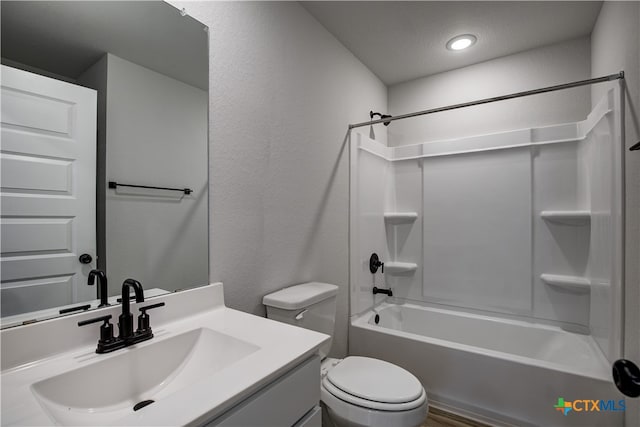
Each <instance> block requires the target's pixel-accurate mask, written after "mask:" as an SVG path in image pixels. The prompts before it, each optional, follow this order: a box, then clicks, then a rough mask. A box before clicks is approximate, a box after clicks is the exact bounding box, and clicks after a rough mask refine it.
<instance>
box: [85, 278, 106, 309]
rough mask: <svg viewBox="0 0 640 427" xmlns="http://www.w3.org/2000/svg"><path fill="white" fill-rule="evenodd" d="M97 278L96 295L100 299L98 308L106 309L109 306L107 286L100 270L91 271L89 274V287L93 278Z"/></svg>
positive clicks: (93, 280)
mask: <svg viewBox="0 0 640 427" xmlns="http://www.w3.org/2000/svg"><path fill="white" fill-rule="evenodd" d="M96 277H97V278H98V295H99V297H100V305H99V306H98V307H107V306H108V305H109V301H108V299H109V288H108V285H107V275H106V274H104V271H101V270H91V271H90V272H89V282H88V285H89V286H93V283H94V282H95V278H96Z"/></svg>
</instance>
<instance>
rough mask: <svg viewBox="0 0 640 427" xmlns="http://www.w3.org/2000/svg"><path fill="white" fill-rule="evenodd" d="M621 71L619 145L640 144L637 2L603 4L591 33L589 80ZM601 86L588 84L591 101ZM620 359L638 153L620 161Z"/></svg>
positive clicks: (633, 301)
mask: <svg viewBox="0 0 640 427" xmlns="http://www.w3.org/2000/svg"><path fill="white" fill-rule="evenodd" d="M620 70H624V72H625V83H626V94H625V126H624V128H625V147H629V146H631V145H633V144H634V143H636V142H637V141H638V140H640V118H639V114H640V3H639V2H604V4H603V6H602V10H601V11H600V15H599V17H598V20H597V21H596V25H595V27H594V29H593V32H592V34H591V72H592V75H593V76H594V77H596V76H600V75H605V74H610V73H616V72H618V71H620ZM603 90H604V87H603V86H598V85H596V86H593V88H592V100H593V102H594V103H595V102H597V101H598V99H600V97H601V96H602V94H603ZM625 163H626V165H625V166H626V167H625V180H626V197H625V199H626V203H625V212H626V218H625V226H626V232H625V237H626V239H625V243H626V255H625V257H626V263H625V293H624V297H625V357H627V358H629V359H631V360H633V361H634V362H635V363H637V364H640V312H639V311H638V307H639V306H640V263H638V259H640V191H639V189H640V154H639V153H638V152H629V151H627V152H626V159H625ZM626 416H627V419H626V422H627V425H638V424H639V423H640V402H639V401H638V399H628V400H627V413H626Z"/></svg>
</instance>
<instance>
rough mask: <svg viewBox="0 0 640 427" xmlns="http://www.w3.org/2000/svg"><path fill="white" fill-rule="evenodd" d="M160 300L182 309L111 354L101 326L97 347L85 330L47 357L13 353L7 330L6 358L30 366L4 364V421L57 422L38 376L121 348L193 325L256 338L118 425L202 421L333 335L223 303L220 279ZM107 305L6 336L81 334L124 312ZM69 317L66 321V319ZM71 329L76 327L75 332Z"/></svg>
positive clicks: (87, 362) (14, 339)
mask: <svg viewBox="0 0 640 427" xmlns="http://www.w3.org/2000/svg"><path fill="white" fill-rule="evenodd" d="M203 300H208V301H212V302H213V304H212V305H210V307H209V308H208V309H207V308H204V307H203V303H202V301H203ZM160 301H165V302H166V304H167V306H166V307H162V308H159V309H156V310H154V312H156V313H160V311H161V310H163V309H165V308H168V307H172V306H173V307H177V309H174V310H173V311H172V310H168V311H167V312H165V314H164V315H156V316H155V317H156V318H157V319H156V320H157V321H155V322H154V316H153V314H156V313H150V314H151V326H152V327H153V330H154V335H155V337H154V338H153V339H152V340H150V341H145V342H143V343H140V344H136V345H135V346H131V347H127V348H125V349H121V350H117V351H115V352H113V353H108V354H96V353H95V347H96V342H97V338H98V335H97V331H98V327H99V325H98V324H96V325H95V328H93V329H92V330H91V332H93V333H95V341H93V342H92V343H91V344H87V342H86V334H85V335H84V336H83V337H82V341H83V342H82V343H81V345H79V346H77V347H74V348H70V349H68V350H66V351H62V352H55V351H54V352H53V353H52V354H46V352H41V353H37V352H34V350H33V348H31V349H29V348H27V350H26V352H24V355H22V354H12V352H11V350H10V349H6V350H5V348H4V344H6V343H7V342H6V340H5V339H4V338H5V331H2V333H3V335H2V339H3V358H4V357H5V356H7V357H9V359H10V361H11V360H14V361H15V360H18V359H19V358H20V357H21V356H24V360H25V363H24V364H18V363H15V362H14V363H13V366H3V371H2V374H1V377H0V381H1V386H2V425H3V426H4V425H6V426H12V425H15V426H17V425H20V426H27V425H52V424H54V420H53V419H52V418H50V417H49V416H48V415H47V414H46V413H45V410H44V409H43V407H42V406H41V405H40V404H39V402H38V400H37V398H36V397H35V396H34V394H33V392H32V391H31V385H32V384H34V383H36V382H38V381H41V380H43V379H46V378H50V377H52V376H54V375H58V374H61V373H64V372H68V371H70V370H74V369H77V368H80V367H83V366H87V365H90V364H92V363H95V362H97V361H101V360H105V358H109V357H115V356H117V355H118V354H120V352H126V351H131V350H133V349H135V348H140V347H143V346H147V345H152V344H153V343H154V342H157V341H158V340H163V339H166V338H169V337H172V336H175V335H178V334H181V333H184V332H186V331H189V330H193V329H195V328H200V327H206V328H209V329H212V330H214V331H217V332H221V333H223V334H227V335H230V336H232V337H234V338H237V339H240V340H243V341H246V342H249V343H252V344H254V345H256V346H258V347H259V350H257V351H256V352H254V353H252V354H250V355H248V356H246V357H244V358H242V359H240V360H238V361H236V362H234V363H233V364H232V365H230V366H228V367H227V368H225V369H222V370H221V371H218V372H215V373H213V374H211V375H209V376H206V377H203V378H201V379H200V380H198V381H197V382H195V383H193V384H191V385H190V386H188V387H185V388H183V389H181V390H178V391H176V392H175V393H173V394H171V395H168V396H166V397H165V398H163V399H159V400H158V401H156V402H155V403H154V404H153V405H150V406H148V407H145V408H144V410H141V411H138V412H132V413H131V414H130V415H128V416H126V417H125V418H122V419H119V420H117V421H116V422H114V425H123V426H124V425H127V426H133V425H146V426H151V425H153V426H160V425H171V426H178V425H197V424H201V423H203V422H205V421H208V420H211V419H212V418H214V417H216V416H217V415H219V414H221V413H222V412H224V411H225V410H227V409H229V408H231V407H233V406H234V405H236V404H237V403H239V402H241V401H242V400H244V399H245V398H246V397H248V396H249V395H250V394H252V393H254V392H255V391H257V390H258V389H260V388H262V387H263V386H265V385H266V384H268V383H270V382H271V381H273V380H274V379H276V378H277V377H279V376H280V375H282V374H284V373H285V372H286V371H288V370H289V369H291V368H293V367H294V366H296V365H297V364H299V363H300V362H302V361H304V360H305V359H307V358H308V357H311V356H312V355H313V354H315V353H317V352H318V349H319V348H320V346H321V345H322V344H323V343H324V342H326V341H327V340H328V339H329V337H328V336H327V335H324V334H320V333H317V332H313V331H310V330H306V329H302V328H297V327H294V326H290V325H286V324H283V323H278V322H275V321H272V320H268V319H265V318H262V317H258V316H254V315H251V314H247V313H243V312H240V311H237V310H233V309H230V308H227V307H225V306H224V303H223V301H222V284H220V283H219V284H213V285H209V286H205V287H203V288H198V289H193V290H189V291H185V292H179V293H175V294H169V295H164V296H160V297H156V298H154V299H153V302H154V303H155V302H160ZM190 301H192V302H193V303H194V305H198V304H199V305H200V307H194V310H193V311H194V314H193V315H188V313H189V309H188V305H189V302H190ZM141 304H143V303H141ZM185 305H186V306H187V307H185ZM118 309H119V307H118ZM103 310H105V311H104V312H100V311H93V312H91V313H80V314H78V315H74V316H68V317H65V318H61V319H52V320H50V321H47V323H48V324H47V325H41V330H40V331H37V330H34V329H31V330H28V329H27V328H36V327H37V326H38V325H39V324H34V325H27V326H22V327H18V328H13V329H8V330H6V331H12V334H11V336H9V335H7V336H6V338H7V339H8V341H9V344H12V343H13V344H15V343H16V342H20V339H21V338H23V339H25V340H29V341H30V340H32V339H36V338H37V336H38V334H50V333H51V332H52V330H55V329H60V330H59V331H58V332H59V333H60V334H79V335H80V334H81V331H82V330H83V329H85V328H88V327H83V328H78V327H77V326H75V327H74V325H75V324H77V322H78V321H79V320H84V319H88V318H91V317H94V316H99V315H103V314H111V311H113V312H114V314H115V313H118V311H115V310H116V308H113V307H110V308H107V309H103ZM132 312H134V313H135V312H137V310H136V309H135V305H134V304H132ZM185 313H186V314H187V315H185ZM69 317H72V319H70V320H69ZM114 317H115V316H114ZM65 319H66V322H64V320H65ZM56 321H57V322H60V325H59V326H57V325H54V324H53V323H54V322H56ZM42 323H45V322H42ZM69 328H72V329H71V330H69ZM16 329H23V331H22V333H21V331H16ZM41 344H42V345H46V340H43V341H42V343H41ZM31 347H33V346H31ZM54 347H55V346H54ZM13 353H15V351H14V352H13ZM34 354H38V359H37V360H29V359H32V358H33V357H34ZM41 356H42V357H41ZM8 363H9V362H8ZM3 365H4V363H3ZM318 375H319V373H318ZM86 386H87V387H100V384H89V383H88V384H87V385H86ZM61 393H64V390H61Z"/></svg>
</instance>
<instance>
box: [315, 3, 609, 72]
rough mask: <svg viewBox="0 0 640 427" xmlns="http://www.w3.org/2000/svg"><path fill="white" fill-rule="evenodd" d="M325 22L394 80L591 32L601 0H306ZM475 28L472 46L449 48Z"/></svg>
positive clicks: (361, 56) (369, 63)
mask: <svg viewBox="0 0 640 427" xmlns="http://www.w3.org/2000/svg"><path fill="white" fill-rule="evenodd" d="M302 6H303V7H305V8H306V9H307V10H308V11H309V12H310V13H311V14H312V15H313V16H314V17H315V18H316V19H317V20H318V21H320V23H321V24H322V25H324V26H325V28H327V29H328V30H329V31H330V32H331V33H332V34H333V35H334V36H335V37H336V38H337V39H338V40H340V42H342V44H344V45H345V46H346V47H347V48H348V49H349V50H351V52H353V54H354V55H355V56H356V57H358V59H360V61H362V62H363V63H364V64H365V65H366V66H367V67H369V69H370V70H371V71H373V72H374V73H375V74H376V75H377V76H378V77H379V78H380V79H381V80H382V81H383V82H384V83H385V84H387V85H392V84H395V83H400V82H403V81H407V80H412V79H415V78H418V77H423V76H427V75H431V74H436V73H440V72H443V71H447V70H451V69H454V68H460V67H464V66H467V65H471V64H475V63H478V62H482V61H487V60H489V59H493V58H497V57H500V56H504V55H510V54H513V53H516V52H521V51H524V50H527V49H532V48H535V47H539V46H544V45H548V44H553V43H557V42H560V41H564V40H569V39H573V38H577V37H583V36H586V35H589V34H591V30H592V29H593V26H594V24H595V22H596V19H597V17H598V13H599V12H600V8H601V6H602V2H582V1H577V2H554V1H541V2H516V1H514V2H511V1H507V2H481V1H477V2H456V1H452V2H403V1H379V2H375V1H374V2H369V1H363V2H358V1H356V2H339V1H318V2H302ZM463 33H471V34H475V35H476V36H477V37H478V42H477V43H476V45H475V46H473V47H472V48H470V49H469V50H466V51H459V52H452V51H449V50H447V49H446V48H445V44H446V42H447V41H448V40H449V39H450V38H451V37H453V36H455V35H458V34H463Z"/></svg>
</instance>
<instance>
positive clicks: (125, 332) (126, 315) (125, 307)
mask: <svg viewBox="0 0 640 427" xmlns="http://www.w3.org/2000/svg"><path fill="white" fill-rule="evenodd" d="M130 287H131V288H133V290H134V292H135V293H136V302H144V291H143V290H142V285H141V284H140V282H138V281H137V280H134V279H127V280H125V281H124V282H123V283H122V314H121V315H120V317H119V318H118V329H119V330H120V335H119V336H118V338H119V339H121V340H122V341H124V342H127V341H130V340H131V339H132V338H134V335H133V314H131V308H130V302H129V288H130Z"/></svg>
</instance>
